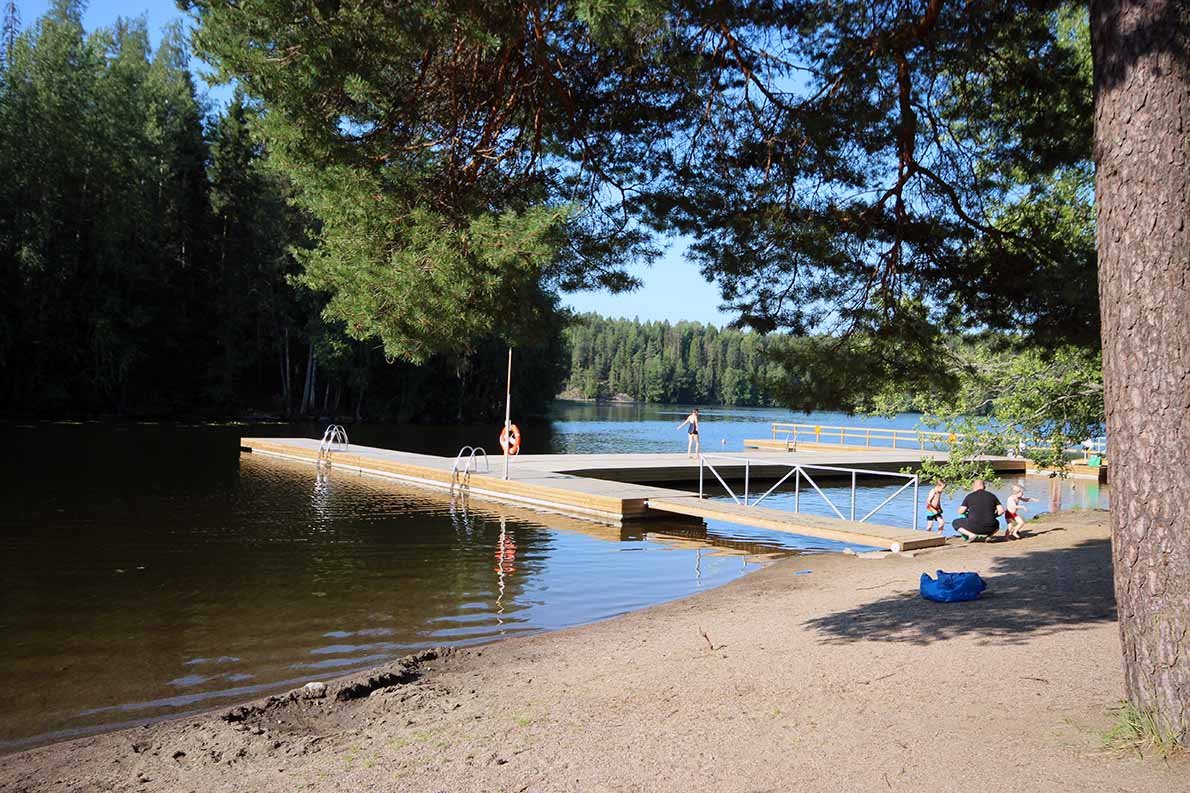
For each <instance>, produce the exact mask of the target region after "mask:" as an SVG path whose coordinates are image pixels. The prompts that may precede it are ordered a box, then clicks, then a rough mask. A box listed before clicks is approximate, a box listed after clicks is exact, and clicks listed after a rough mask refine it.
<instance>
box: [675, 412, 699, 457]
mask: <svg viewBox="0 0 1190 793" xmlns="http://www.w3.org/2000/svg"><path fill="white" fill-rule="evenodd" d="M687 424H689V425H690V430H689V431H688V432H687V434H686V456H687V457H694V455H695V454H701V453H702V446H701V444H700V442H699V439H698V408H695V409H694V410H692V411H690V415H689V416H687V417H686V420H685V421H683V422H682V423H681V424H679V425H678V429H681V428H682V427H685V426H686V425H687ZM691 449H693V450H694V454H691V453H690V450H691Z"/></svg>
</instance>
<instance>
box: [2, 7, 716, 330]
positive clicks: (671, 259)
mask: <svg viewBox="0 0 1190 793" xmlns="http://www.w3.org/2000/svg"><path fill="white" fill-rule="evenodd" d="M17 7H18V8H19V9H20V12H21V20H22V22H23V23H24V25H25V26H26V27H28V26H31V25H32V24H33V23H34V21H35V20H36V19H37V18H38V17H40V16H41V15H42V14H44V13H45V12H46V11H47V10H48V9H49V7H50V3H49V2H48V0H17ZM141 15H145V16H146V17H147V19H148V24H149V30H150V32H151V33H152V34H153V39H154V43H156V40H157V38H158V36H159V34H160V31H161V29H162V28H163V27H164V26H165V25H167V24H169V23H170V22H172V21H173V20H175V19H179V18H181V17H183V16H184V14H183V13H182V12H181V11H179V10H178V7H177V5H176V4H175V3H174V1H173V0H132V2H119V1H118V0H94V1H93V2H91V3H89V4H88V5H87V10H86V13H85V15H84V16H83V24H84V25H85V26H86V28H87V29H88V30H92V29H94V28H97V27H103V26H105V25H110V24H111V23H112V22H114V21H115V20H116V18H117V17H121V16H123V17H138V16H141ZM208 92H209V93H210V95H211V99H213V100H214V101H216V102H219V101H226V97H227V95H228V94H227V91H226V90H225V89H224V90H220V89H218V88H216V89H208ZM684 249H685V246H684V245H683V244H682V242H681V241H678V242H677V243H675V244H673V245H671V246H670V248H669V249H668V250H667V251H666V253H665V255H664V256H663V257H662V258H661V259H660V260H658V261H657V263H656V264H654V265H653V266H652V267H647V268H646V267H638V268H635V269H634V270H633V274H634V275H637V276H638V277H640V278H641V280H642V281H644V286H642V287H641V288H640V289H638V290H637V291H635V292H631V293H628V294H622V295H610V294H607V293H605V292H584V293H580V294H573V295H564V296H563V302H564V303H565V304H566V305H567V306H569V307H570V308H572V309H574V310H576V311H595V312H598V313H600V314H604V315H607V316H612V317H628V318H632V317H639V318H640V319H642V320H650V319H652V320H663V319H668V320H669V321H671V322H674V321H677V320H680V319H690V320H698V321H699V322H709V323H711V324H714V325H724V324H726V323H727V322H728V321H730V320H731V316H729V315H728V314H725V313H723V312H721V311H719V308H718V306H719V303H720V299H719V292H718V290H717V289H716V288H715V287H714V286H713V285H711V284H708V283H707V282H706V281H704V280H703V277H702V275H700V274H699V272H698V268H697V267H695V266H694V265H693V264H690V263H689V262H687V261H686V260H685V259H684V258H683V256H682V252H683V251H684Z"/></svg>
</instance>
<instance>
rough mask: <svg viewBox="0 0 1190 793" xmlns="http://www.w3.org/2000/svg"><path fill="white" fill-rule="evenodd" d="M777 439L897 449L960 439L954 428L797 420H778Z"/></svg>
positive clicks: (788, 442)
mask: <svg viewBox="0 0 1190 793" xmlns="http://www.w3.org/2000/svg"><path fill="white" fill-rule="evenodd" d="M772 436H773V440H781V439H784V440H785V443H786V445H787V446H790V447H796V446H797V443H798V441H808V442H813V443H830V444H835V445H838V446H860V445H862V446H863V447H864V448H871V447H872V445H873V441H875V443H876V446H878V447H886V446H892V448H894V449H898V448H899V449H910V448H914V449H920V450H924V449H926V448H930V449H936V448H938V447H939V446H943V445H945V446H949V445H950V444H952V443H954V442H955V441H956V440H958V438H959V436H958V435H956V434H955V433H953V432H937V431H933V430H903V429H897V428H895V427H839V426H831V425H826V424H797V423H791V422H783V421H774V422H773V423H772Z"/></svg>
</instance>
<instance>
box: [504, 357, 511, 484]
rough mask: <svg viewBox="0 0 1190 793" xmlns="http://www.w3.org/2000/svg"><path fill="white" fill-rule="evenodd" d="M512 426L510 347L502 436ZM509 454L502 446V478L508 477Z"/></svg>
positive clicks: (506, 436)
mask: <svg viewBox="0 0 1190 793" xmlns="http://www.w3.org/2000/svg"><path fill="white" fill-rule="evenodd" d="M511 426H512V347H509V348H508V379H507V380H506V381H505V389H504V437H505V438H508V437H509V434H508V433H509V428H510V427H511ZM510 456H511V455H509V453H508V446H507V445H505V446H504V478H505V479H507V478H508V458H509V457H510Z"/></svg>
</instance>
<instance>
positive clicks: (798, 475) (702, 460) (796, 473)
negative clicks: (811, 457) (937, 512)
mask: <svg viewBox="0 0 1190 793" xmlns="http://www.w3.org/2000/svg"><path fill="white" fill-rule="evenodd" d="M712 459H714V460H730V461H735V462H737V463H738V462H742V463H743V464H744V493H743V502H742V505H743V506H744V507H745V508H748V507H755V506H757V505H759V504H760V502H762V501H764V500H765V499H766V498H768V497H769V495H770V494H771V493H772V492H773V491H775V490H776V489H777V488H778V487H780V486H781V485H783V484H784V483H785V482H787V481H788V480H789V477H791V476H792V477H793V478H794V480H793V481H794V491H793V492H794V496H793V511H794V512H801V480H802V478H803V477H804V478H805V480H806V482H807V483H808V484H809V485H810V486H811V487H812V488H814V491H815V492H816V493H818V495H819V496H821V497H822V500H823V501H825V502H826V505H827V506H828V507H830V508H831V511H833V512H834V513H835V514H836V515H838V516H839V518H840V519H841V520H847V519H848V518H846V517H845V516H844V515H843V512H842V511H841V510H840V509H839V508H838V507H837V506H835V503H834V502H833V501H831V500H830V498H829V497H827V495H826V493H824V492H822V488H820V487H819V486H818V483H817V482H816V481H814V477H812V476H811V475H810V473H809V471H808V470H807V469H812V470H815V471H831V472H834V473H842V474H850V475H851V518H850V519H851V520H853V521H856V522H857V523H864V522H865V521H867V520H868V518H870V517H872V516H873V515H875V514H876V513H877V512H879V511H880V509H881V508H883V507H884V505H885V504H887V503H888V502H890V501H892V500H893V499H894V498H896V497H897V496H899V495H900V494H901V493H903V492H905V490H906V489H907V488H908V487H909V486H910V485H912V486H913V504H914V507H913V528H914V529H916V528H917V506H916V505H917V499H918V496H919V493H920V484H921V482H920V480H919V478H918V476H917V474H902V473H900V472H899V471H877V470H874V469H871V468H844V467H841V466H836V465H804V464H800V463H794V464H790V463H782V462H778V461H774V460H762V461H758V462H759V463H760V464H762V465H767V466H778V467H784V468H788V469H789V471H788V472H787V473H786V474H785V475H784V476H782V477H781V478H780V479H778V480H777V481H776V482H775V483H774V484H773V486H772V487H770V488H769V489H768V490H766V491H765V492H764V493H763V494H762V495H761V496H760V497H759V498H757V499H756V500H755V501H750V495H751V478H752V459H751V458H749V457H740V456H737V455H728V454H700V455H699V456H698V497H699V498H706V495H705V477H704V475H703V469H704V467H705V468H706V469H709V470H710V472H711V474H712V475H714V477H715V479H717V480H719V484H720V485H722V486H723V489H724V490H726V491H727V494H728V495H730V496H731V498H732V500H733V501H734V502H735V503H736V504H740V503H741V501H740V496H738V495H737V494H736V492H735V490H733V489H732V488H731V486H730V485H728V484H727V482H726V481H725V480H724V479H723V477H722V476H721V475H720V474H719V471H718V469H716V468H715V466H714V464H713V463H711V462H710V461H711V460H712ZM860 474H864V475H868V476H880V477H892V478H897V479H905V480H906V482H905V484H903V485H901V486H900V487H899V488H897V490H896V492H894V493H893V494H892V495H890V496H889V497H888V498H886V499H884V500H883V501H881V502H880V503H879V504H878V505H877V506H876V507H875V508H874V509H872V510H870V511H869V512H868V513H867V514H866V515H864V516H863V517H861V518H858V519H857V518H856V516H855V513H856V508H855V496H856V484H857V480H858V477H859V475H860Z"/></svg>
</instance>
